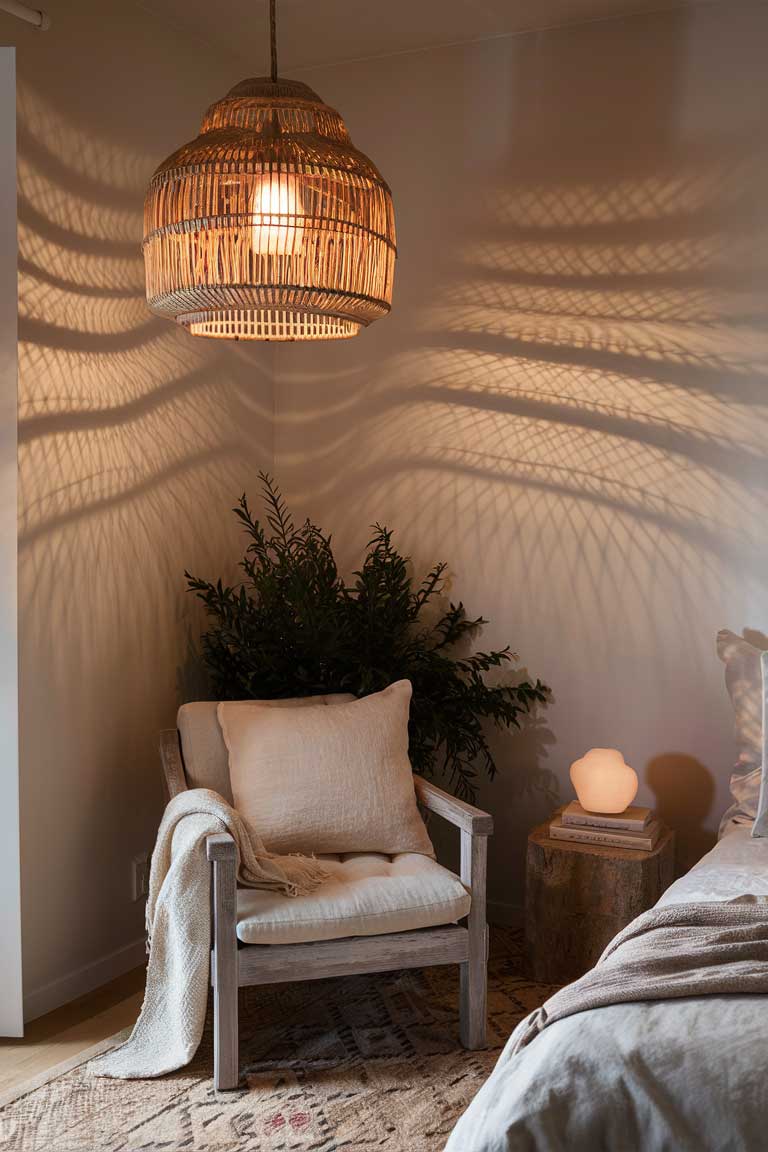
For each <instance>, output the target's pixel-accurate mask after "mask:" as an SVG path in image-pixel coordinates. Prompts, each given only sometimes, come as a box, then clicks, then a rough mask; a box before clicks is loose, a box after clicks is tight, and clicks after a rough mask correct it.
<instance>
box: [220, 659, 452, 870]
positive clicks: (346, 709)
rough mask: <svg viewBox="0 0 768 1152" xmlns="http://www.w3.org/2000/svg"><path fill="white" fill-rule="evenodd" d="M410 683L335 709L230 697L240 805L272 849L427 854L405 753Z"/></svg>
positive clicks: (224, 709)
mask: <svg viewBox="0 0 768 1152" xmlns="http://www.w3.org/2000/svg"><path fill="white" fill-rule="evenodd" d="M410 703H411V684H410V681H409V680H399V681H398V682H397V683H396V684H390V686H389V687H388V688H385V689H384V691H383V692H376V693H374V694H373V695H371V696H365V697H363V699H361V700H354V701H352V702H351V703H349V704H336V705H335V706H334V707H333V708H326V707H322V706H321V707H311V708H270V707H268V706H265V705H264V704H261V703H258V702H255V701H236V702H235V701H233V702H228V701H223V702H222V703H220V704H219V706H218V717H219V724H220V725H221V730H222V733H223V735H224V742H225V744H226V746H227V752H228V755H229V774H230V779H231V781H232V795H233V797H234V801H235V808H236V809H237V811H238V812H239V813H240V814H241V816H243V817H244V818H245V820H246V821H248V822H249V823H250V824H252V825H253V827H254V828H255V829H256V831H257V832H258V834H259V835H260V836H261V837H262V839H263V840H264V843H265V844H266V846H267V847H268V848H269V849H270V850H271V851H272V852H279V853H285V852H305V853H306V852H320V853H323V852H341V853H344V852H384V853H387V854H388V855H395V854H396V853H398V852H420V853H423V854H426V855H432V854H433V851H432V844H431V842H430V839H429V836H428V835H427V830H426V828H425V827H424V822H423V820H422V819H421V816H420V815H419V810H418V808H417V806H416V794H415V791H414V787H413V772H412V769H411V763H410V760H409V759H408V714H409V710H410Z"/></svg>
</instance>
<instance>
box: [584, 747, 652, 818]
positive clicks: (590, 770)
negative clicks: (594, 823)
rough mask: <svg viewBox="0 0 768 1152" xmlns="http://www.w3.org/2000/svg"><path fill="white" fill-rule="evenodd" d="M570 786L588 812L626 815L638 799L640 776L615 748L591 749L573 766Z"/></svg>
mask: <svg viewBox="0 0 768 1152" xmlns="http://www.w3.org/2000/svg"><path fill="white" fill-rule="evenodd" d="M571 783H572V784H573V786H574V788H575V789H576V796H577V797H578V800H579V804H581V806H582V808H586V810H587V812H604V813H617V812H623V811H624V809H625V808H628V807H629V805H630V804H631V803H632V801H633V800H634V798H635V796H636V795H637V783H638V781H637V772H635V770H634V768H630V766H629V764H627V763H626V761H625V760H624V757H623V756H622V754H621V752H619V751H618V750H617V749H616V748H590V750H589V752H586V753H585V754H584V755H583V756H582V757H581V759H580V760H575V761H574V762H573V764H571Z"/></svg>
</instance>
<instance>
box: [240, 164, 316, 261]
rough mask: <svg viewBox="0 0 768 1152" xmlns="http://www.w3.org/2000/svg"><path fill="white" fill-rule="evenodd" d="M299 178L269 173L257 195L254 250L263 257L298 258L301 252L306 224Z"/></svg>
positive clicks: (254, 206)
mask: <svg viewBox="0 0 768 1152" xmlns="http://www.w3.org/2000/svg"><path fill="white" fill-rule="evenodd" d="M302 215H303V212H302V209H301V204H300V197H299V189H298V187H297V183H296V178H295V176H293V175H291V174H290V173H288V172H268V173H265V175H264V176H262V177H260V179H259V180H258V182H257V184H256V188H255V191H254V194H253V250H254V252H257V253H259V255H268V256H295V255H296V253H297V252H298V251H299V250H300V248H301V242H302V238H303V234H304V223H303V221H302V219H301V217H302Z"/></svg>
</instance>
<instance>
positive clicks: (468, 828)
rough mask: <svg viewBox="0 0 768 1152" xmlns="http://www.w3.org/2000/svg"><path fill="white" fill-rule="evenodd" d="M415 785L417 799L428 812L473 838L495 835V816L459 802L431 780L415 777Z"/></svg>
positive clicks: (461, 801)
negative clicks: (440, 817)
mask: <svg viewBox="0 0 768 1152" xmlns="http://www.w3.org/2000/svg"><path fill="white" fill-rule="evenodd" d="M413 783H414V785H415V787H416V799H417V800H418V802H419V804H421V805H422V806H423V807H424V808H426V809H427V811H428V812H434V813H435V815H436V816H442V817H443V819H444V820H448V822H449V823H451V824H454V825H455V826H456V827H457V828H461V829H462V831H464V832H469V833H470V834H471V835H472V836H491V835H492V834H493V816H491V814H490V813H489V812H483V811H482V810H481V809H480V808H473V806H472V805H471V804H466V803H465V802H464V801H463V800H458V799H457V798H456V797H455V796H451V794H450V793H449V792H444V791H443V789H442V788H438V787H437V785H436V784H433V783H432V781H431V780H424V779H423V777H421V776H414V778H413Z"/></svg>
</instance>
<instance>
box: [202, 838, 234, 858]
mask: <svg viewBox="0 0 768 1152" xmlns="http://www.w3.org/2000/svg"><path fill="white" fill-rule="evenodd" d="M205 850H206V853H207V855H208V859H209V860H236V859H237V848H236V846H235V841H234V839H233V838H232V836H231V835H230V833H229V832H214V833H212V834H211V835H210V836H208V837H207V838H206V841H205Z"/></svg>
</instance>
